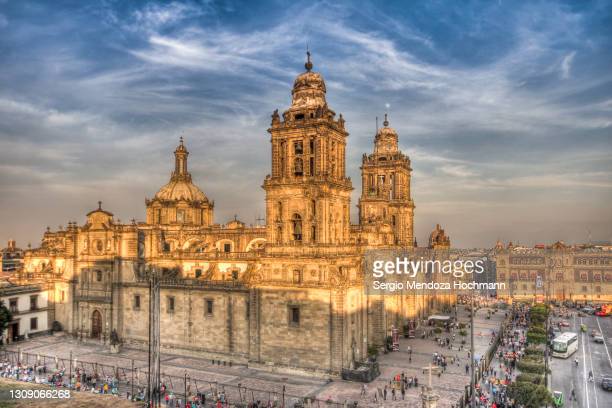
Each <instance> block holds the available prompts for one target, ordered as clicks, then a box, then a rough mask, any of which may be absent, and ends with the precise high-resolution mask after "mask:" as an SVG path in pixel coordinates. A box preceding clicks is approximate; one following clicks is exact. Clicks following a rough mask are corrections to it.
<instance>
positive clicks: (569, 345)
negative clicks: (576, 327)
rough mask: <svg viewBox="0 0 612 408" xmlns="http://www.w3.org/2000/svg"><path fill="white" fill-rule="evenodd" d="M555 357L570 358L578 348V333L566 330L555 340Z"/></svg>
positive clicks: (553, 353)
mask: <svg viewBox="0 0 612 408" xmlns="http://www.w3.org/2000/svg"><path fill="white" fill-rule="evenodd" d="M552 346H553V352H552V355H553V357H561V358H568V357H569V356H571V355H572V354H574V353H575V352H576V350H578V335H577V334H576V333H572V332H565V333H563V334H561V335H559V336H557V337H555V339H554V340H553V344H552Z"/></svg>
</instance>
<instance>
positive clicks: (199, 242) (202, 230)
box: [21, 54, 452, 376]
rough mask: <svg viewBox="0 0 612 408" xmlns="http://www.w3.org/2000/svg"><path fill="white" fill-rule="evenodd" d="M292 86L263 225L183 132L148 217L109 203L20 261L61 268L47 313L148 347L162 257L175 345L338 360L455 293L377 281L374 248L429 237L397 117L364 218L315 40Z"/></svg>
mask: <svg viewBox="0 0 612 408" xmlns="http://www.w3.org/2000/svg"><path fill="white" fill-rule="evenodd" d="M291 97H292V98H291V105H290V106H289V107H288V108H287V109H286V110H284V112H282V113H279V112H278V110H276V111H274V112H273V114H272V116H271V119H272V120H271V124H270V127H269V129H268V133H269V134H270V152H271V161H270V174H268V175H266V176H265V178H264V180H263V189H264V190H265V207H266V217H265V220H266V222H265V226H247V225H245V224H244V223H243V222H241V221H239V220H238V219H234V220H232V221H230V222H228V223H226V224H219V223H215V220H214V201H213V200H211V199H210V198H209V197H207V196H206V194H205V193H204V192H203V191H202V190H201V189H200V188H199V187H198V186H197V184H196V182H197V180H194V179H193V177H192V175H191V173H190V172H189V167H188V162H189V151H188V147H187V146H186V144H185V142H184V141H183V139H182V138H181V140H180V142H179V144H178V146H177V148H176V150H175V151H174V168H173V170H172V173H171V175H170V180H169V181H168V183H167V184H166V185H164V186H163V187H161V188H160V189H159V190H158V191H157V193H155V195H153V196H152V197H151V198H149V199H147V200H146V202H145V204H146V222H138V223H137V222H135V221H132V222H131V223H120V222H119V221H118V220H116V219H115V218H114V217H113V214H112V213H111V212H109V211H107V210H106V209H104V208H103V207H102V203H99V205H98V207H97V208H96V209H94V210H93V211H91V212H89V213H88V214H87V219H86V222H85V223H84V224H83V225H79V224H77V223H76V222H69V223H68V225H67V226H65V227H61V228H60V229H59V230H57V231H51V230H50V229H47V232H45V234H44V236H43V239H42V244H41V246H40V247H39V248H35V249H29V250H27V251H26V254H25V260H24V269H23V272H22V274H21V277H22V279H23V280H28V281H36V280H39V281H44V282H46V283H47V284H48V287H49V306H50V317H49V319H50V320H51V321H57V322H59V323H60V324H61V325H62V327H63V329H64V330H65V331H66V332H68V333H70V334H72V335H75V336H78V337H79V338H84V339H90V340H91V341H100V342H107V341H108V339H109V338H110V334H111V333H112V332H113V331H116V333H117V334H118V336H119V338H120V339H121V341H122V342H123V343H124V344H126V345H129V346H130V347H136V348H142V349H146V347H147V342H148V333H149V330H148V318H149V315H148V310H149V306H148V305H149V299H148V298H149V282H148V280H147V279H148V278H147V270H150V268H156V269H157V270H158V271H160V272H161V275H162V283H161V304H160V313H161V314H160V316H161V317H160V320H161V324H160V325H161V333H160V339H161V347H162V351H165V352H172V353H174V354H181V355H186V356H199V357H206V358H212V359H219V360H222V361H228V362H233V363H235V364H245V365H248V366H249V367H254V368H260V369H265V370H271V371H279V372H289V373H291V372H299V373H310V374H313V375H325V376H329V375H332V376H333V375H338V374H339V373H341V372H342V370H343V369H347V368H353V367H355V366H356V364H358V363H359V362H363V361H364V360H366V359H367V357H368V351H369V350H371V349H372V348H373V347H380V346H382V345H383V344H384V343H385V340H386V338H387V336H389V335H390V334H391V330H392V328H393V327H395V328H398V329H399V330H400V331H401V330H408V328H412V329H414V327H416V326H417V325H418V324H419V322H421V321H422V319H423V318H424V317H425V316H427V315H428V314H429V313H432V312H434V311H435V310H443V309H444V308H445V307H447V306H448V305H449V304H450V303H451V301H452V299H451V296H452V295H450V294H431V295H418V294H416V293H412V294H401V295H388V296H372V295H368V294H367V291H366V290H364V288H365V286H364V274H365V273H366V272H365V271H364V270H363V256H364V254H365V252H366V251H368V250H372V249H389V248H390V249H403V250H408V251H410V250H413V249H415V248H414V247H415V245H416V241H415V237H414V230H413V220H414V208H415V206H414V203H413V201H412V198H411V191H410V181H411V171H412V169H411V167H410V159H409V158H408V156H407V155H406V154H404V153H402V152H401V151H400V149H399V146H398V135H397V133H396V132H395V130H394V129H393V128H392V127H390V124H389V121H388V119H387V117H386V116H385V121H384V123H383V127H382V128H380V129H379V130H378V131H377V133H376V135H375V136H374V146H373V151H372V152H371V153H367V154H364V155H363V158H362V163H361V174H362V177H361V194H360V198H359V202H358V204H357V206H358V209H359V222H358V224H356V225H355V224H351V222H350V217H349V213H350V208H351V202H350V201H351V200H350V197H351V192H352V190H353V188H354V187H353V184H352V181H351V179H350V178H349V177H347V176H346V160H345V159H346V155H345V150H346V143H347V140H348V137H349V133H348V131H347V126H346V123H345V120H344V118H343V117H342V114H338V115H337V114H336V112H334V111H333V110H332V109H331V107H330V106H328V104H327V101H326V87H325V81H324V79H323V77H322V76H321V74H319V73H317V72H315V71H313V64H312V62H311V59H310V54H308V59H307V62H306V64H305V71H304V72H303V73H301V74H299V75H298V76H297V78H296V79H295V82H294V84H293V89H292V91H291ZM197 159H198V158H196V160H197ZM199 159H202V160H203V159H204V158H199ZM445 243H446V242H445ZM449 244H450V243H449Z"/></svg>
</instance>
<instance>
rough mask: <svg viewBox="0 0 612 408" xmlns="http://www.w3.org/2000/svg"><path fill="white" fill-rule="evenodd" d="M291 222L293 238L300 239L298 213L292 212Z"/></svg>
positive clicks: (300, 228)
mask: <svg viewBox="0 0 612 408" xmlns="http://www.w3.org/2000/svg"><path fill="white" fill-rule="evenodd" d="M291 223H292V225H293V240H294V241H302V217H301V216H300V215H299V214H293V217H292V218H291Z"/></svg>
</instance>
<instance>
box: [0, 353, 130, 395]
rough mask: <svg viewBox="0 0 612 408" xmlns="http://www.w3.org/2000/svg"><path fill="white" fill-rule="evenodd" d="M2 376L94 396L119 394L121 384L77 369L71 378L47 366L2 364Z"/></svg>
mask: <svg viewBox="0 0 612 408" xmlns="http://www.w3.org/2000/svg"><path fill="white" fill-rule="evenodd" d="M0 376H1V377H4V378H10V379H13V380H17V381H23V382H29V383H35V384H45V385H50V386H52V387H58V388H59V387H64V388H69V389H72V390H75V391H86V392H91V393H94V394H112V395H118V394H119V388H118V386H119V382H118V380H117V378H115V377H112V376H101V375H98V374H86V373H85V371H84V370H82V369H80V368H77V369H75V371H74V372H73V373H72V376H70V375H69V374H68V373H66V370H65V369H54V370H49V369H48V368H47V366H46V365H29V364H22V363H12V362H10V361H8V360H4V361H1V362H0Z"/></svg>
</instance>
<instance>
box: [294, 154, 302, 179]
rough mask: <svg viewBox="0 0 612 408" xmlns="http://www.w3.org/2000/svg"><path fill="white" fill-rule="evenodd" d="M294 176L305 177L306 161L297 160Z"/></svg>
mask: <svg viewBox="0 0 612 408" xmlns="http://www.w3.org/2000/svg"><path fill="white" fill-rule="evenodd" d="M293 167H294V168H293V175H294V176H303V175H304V161H303V160H302V159H301V158H299V157H298V158H296V159H295V163H294V166H293Z"/></svg>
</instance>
